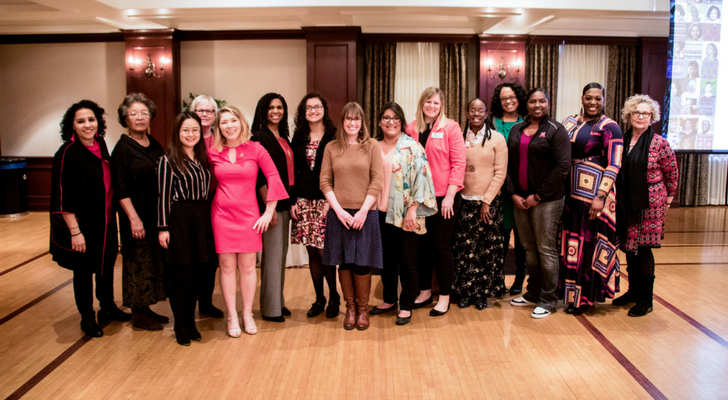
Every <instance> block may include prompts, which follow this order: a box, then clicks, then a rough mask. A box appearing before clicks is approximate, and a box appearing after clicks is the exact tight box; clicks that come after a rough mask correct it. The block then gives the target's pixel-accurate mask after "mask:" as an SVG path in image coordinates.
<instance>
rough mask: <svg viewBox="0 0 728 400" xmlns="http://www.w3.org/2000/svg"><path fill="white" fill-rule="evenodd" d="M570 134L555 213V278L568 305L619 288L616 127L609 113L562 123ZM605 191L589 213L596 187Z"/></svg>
mask: <svg viewBox="0 0 728 400" xmlns="http://www.w3.org/2000/svg"><path fill="white" fill-rule="evenodd" d="M563 125H564V127H565V128H566V130H567V131H569V138H570V139H571V157H572V164H571V171H570V174H569V177H568V179H567V196H566V202H565V206H564V213H563V215H562V217H561V224H562V234H561V254H560V258H561V276H562V278H561V280H560V281H561V282H562V287H563V290H564V292H563V294H564V301H565V302H566V303H573V304H574V307H577V308H578V307H580V306H582V305H584V304H588V305H593V304H594V302H603V301H604V300H605V299H606V298H613V297H614V293H615V292H618V291H619V259H618V257H617V243H618V242H617V231H616V222H617V220H616V214H615V210H616V187H615V186H616V185H615V181H616V179H617V174H618V173H619V169H620V167H621V163H622V150H623V143H622V130H621V129H620V128H619V125H618V124H617V123H616V122H615V121H614V120H612V119H610V118H608V117H606V116H602V117H601V118H599V119H596V120H593V121H588V122H581V121H578V120H577V116H576V115H572V116H569V117H567V118H566V120H564V123H563ZM599 190H602V191H604V192H605V193H607V198H606V200H604V209H603V211H602V212H601V214H600V215H599V216H598V217H597V218H595V219H593V220H590V219H589V209H590V208H591V202H592V200H593V199H594V196H596V194H597V191H599Z"/></svg>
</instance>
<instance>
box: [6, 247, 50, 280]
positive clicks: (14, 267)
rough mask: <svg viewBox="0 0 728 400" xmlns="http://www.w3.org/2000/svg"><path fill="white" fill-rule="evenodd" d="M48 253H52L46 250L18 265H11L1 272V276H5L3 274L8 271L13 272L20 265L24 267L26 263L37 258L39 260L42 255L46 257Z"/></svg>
mask: <svg viewBox="0 0 728 400" xmlns="http://www.w3.org/2000/svg"><path fill="white" fill-rule="evenodd" d="M48 254H50V252H49V251H46V252H45V253H41V254H38V255H37V256H35V257H33V258H30V259H28V260H25V261H23V262H21V263H20V264H18V265H16V266H13V267H10V268H8V269H6V270H5V271H2V272H0V276H3V275H5V274H7V273H10V272H13V271H15V270H16V269H18V268H20V267H23V266H26V265H28V264H30V263H32V262H33V261H35V260H37V259H39V258H42V257H44V256H46V255H48Z"/></svg>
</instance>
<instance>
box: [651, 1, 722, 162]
mask: <svg viewBox="0 0 728 400" xmlns="http://www.w3.org/2000/svg"><path fill="white" fill-rule="evenodd" d="M671 3H672V4H671V5H672V8H671V9H672V12H671V23H670V47H671V48H670V54H669V58H670V59H669V61H668V69H667V75H668V76H667V78H668V82H669V87H668V91H667V93H666V99H665V102H664V104H665V110H663V115H664V116H665V117H666V118H667V124H666V126H665V125H663V134H665V135H666V137H667V140H668V141H669V142H670V145H671V146H672V148H673V149H675V150H714V151H728V131H727V129H728V123H727V122H726V118H719V116H720V115H721V110H722V114H723V115H724V116H725V114H726V113H727V112H728V108H726V102H727V101H728V94H726V93H725V91H726V90H728V87H727V86H726V82H725V81H726V80H728V73H722V72H723V70H725V69H726V67H727V66H728V61H724V62H723V63H721V62H720V60H721V58H722V59H723V60H728V58H726V55H725V54H726V52H728V48H727V47H728V46H726V45H723V44H721V38H724V37H725V34H726V32H722V30H723V27H724V25H725V24H723V22H722V21H723V0H702V1H698V0H672V1H671ZM726 43H728V40H726ZM721 75H722V76H723V79H722V80H721V78H720V76H721ZM721 89H723V90H721ZM721 94H722V96H721ZM665 128H666V129H665Z"/></svg>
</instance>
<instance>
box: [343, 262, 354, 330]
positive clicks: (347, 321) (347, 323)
mask: <svg viewBox="0 0 728 400" xmlns="http://www.w3.org/2000/svg"><path fill="white" fill-rule="evenodd" d="M353 275H354V273H353V272H351V270H344V269H340V270H339V283H340V284H341V291H342V293H343V294H344V301H345V302H346V315H345V316H344V329H346V330H347V331H349V330H352V329H354V327H355V326H356V303H355V302H354V278H353Z"/></svg>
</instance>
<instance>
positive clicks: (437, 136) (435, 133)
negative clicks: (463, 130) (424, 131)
mask: <svg viewBox="0 0 728 400" xmlns="http://www.w3.org/2000/svg"><path fill="white" fill-rule="evenodd" d="M444 134H445V133H444V132H434V133H433V134H432V135H430V137H431V138H433V139H442V135H444Z"/></svg>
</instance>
